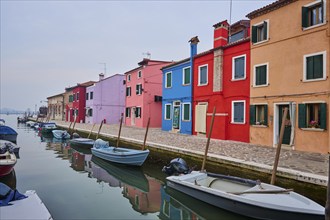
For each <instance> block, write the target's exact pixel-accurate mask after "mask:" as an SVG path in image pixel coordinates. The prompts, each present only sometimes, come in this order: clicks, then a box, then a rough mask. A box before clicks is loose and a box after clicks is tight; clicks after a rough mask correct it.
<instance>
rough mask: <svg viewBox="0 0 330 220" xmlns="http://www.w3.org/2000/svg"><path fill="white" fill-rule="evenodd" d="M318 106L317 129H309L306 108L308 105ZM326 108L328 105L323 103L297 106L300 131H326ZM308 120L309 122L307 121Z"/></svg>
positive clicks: (309, 102)
mask: <svg viewBox="0 0 330 220" xmlns="http://www.w3.org/2000/svg"><path fill="white" fill-rule="evenodd" d="M316 104H317V105H319V114H320V115H319V116H318V117H319V118H318V121H319V123H318V127H317V128H311V127H309V120H310V118H309V116H308V115H307V114H308V106H309V105H316ZM327 108H328V103H327V102H325V101H307V102H302V103H299V104H298V127H299V128H300V129H302V130H309V129H313V130H320V131H323V130H326V129H327ZM307 119H309V120H307Z"/></svg>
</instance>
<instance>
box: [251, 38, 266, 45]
mask: <svg viewBox="0 0 330 220" xmlns="http://www.w3.org/2000/svg"><path fill="white" fill-rule="evenodd" d="M268 40H269V38H267V39H266V40H262V41H258V42H255V43H252V45H253V46H257V45H259V44H262V43H266V42H267V41H268Z"/></svg>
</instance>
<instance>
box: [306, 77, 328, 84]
mask: <svg viewBox="0 0 330 220" xmlns="http://www.w3.org/2000/svg"><path fill="white" fill-rule="evenodd" d="M326 79H327V78H326V77H322V78H318V79H303V80H302V82H304V83H309V82H317V81H324V80H326Z"/></svg>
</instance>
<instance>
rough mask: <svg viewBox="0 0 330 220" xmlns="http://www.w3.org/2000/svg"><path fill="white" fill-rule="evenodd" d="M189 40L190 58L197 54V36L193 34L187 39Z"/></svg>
mask: <svg viewBox="0 0 330 220" xmlns="http://www.w3.org/2000/svg"><path fill="white" fill-rule="evenodd" d="M189 42H190V58H192V57H194V56H195V55H196V54H197V44H198V42H199V39H198V36H195V37H193V38H191V39H190V40H189Z"/></svg>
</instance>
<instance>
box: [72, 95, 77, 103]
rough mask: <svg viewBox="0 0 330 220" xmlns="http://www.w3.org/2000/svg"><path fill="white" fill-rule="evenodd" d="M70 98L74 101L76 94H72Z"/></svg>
mask: <svg viewBox="0 0 330 220" xmlns="http://www.w3.org/2000/svg"><path fill="white" fill-rule="evenodd" d="M72 98H73V99H72V100H73V101H75V100H76V94H75V93H73V95H72Z"/></svg>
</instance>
